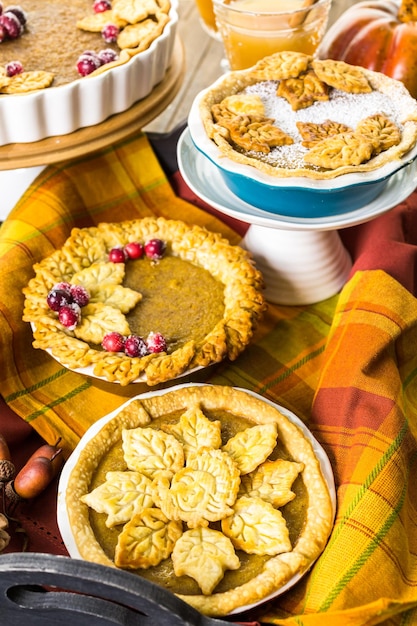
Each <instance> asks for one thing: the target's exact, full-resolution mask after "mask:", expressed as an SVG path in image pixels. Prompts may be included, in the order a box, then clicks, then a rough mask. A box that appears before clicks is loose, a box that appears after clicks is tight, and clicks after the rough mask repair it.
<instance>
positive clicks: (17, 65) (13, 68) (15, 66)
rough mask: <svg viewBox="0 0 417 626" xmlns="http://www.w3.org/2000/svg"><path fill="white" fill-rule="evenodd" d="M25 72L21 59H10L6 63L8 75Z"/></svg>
mask: <svg viewBox="0 0 417 626" xmlns="http://www.w3.org/2000/svg"><path fill="white" fill-rule="evenodd" d="M22 72H23V65H22V64H21V62H20V61H10V63H7V65H6V75H7V76H9V77H10V76H16V75H17V74H21V73H22Z"/></svg>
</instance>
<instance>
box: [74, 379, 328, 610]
mask: <svg viewBox="0 0 417 626" xmlns="http://www.w3.org/2000/svg"><path fill="white" fill-rule="evenodd" d="M131 405H133V408H132V406H131V408H130V409H128V410H127V409H126V408H125V409H123V410H121V411H120V412H119V414H118V415H116V416H115V417H113V419H111V420H109V421H107V423H105V424H104V426H103V427H102V429H101V430H100V431H99V432H98V433H97V434H95V435H94V437H93V438H92V439H90V440H89V441H88V442H87V443H86V444H85V445H84V446H83V447H82V448H81V450H80V453H79V455H77V460H76V462H75V463H74V466H73V468H72V470H71V473H70V475H69V478H68V483H67V489H66V493H65V501H66V508H67V512H68V518H69V523H70V527H71V531H72V535H73V537H74V539H75V542H76V545H77V549H78V551H79V553H80V555H81V557H82V558H85V559H87V560H91V561H95V562H99V563H104V564H106V565H110V566H114V562H113V560H112V558H111V556H109V552H108V551H107V552H105V550H104V548H103V547H102V545H101V543H100V537H98V536H97V535H96V534H95V531H94V529H93V525H92V522H91V518H90V517H89V515H90V513H89V508H88V506H87V505H86V504H85V503H84V502H83V499H85V494H88V493H89V492H90V491H91V490H92V485H94V484H95V483H94V480H97V478H95V475H96V469H97V467H98V466H99V464H100V462H101V461H102V460H103V459H105V458H106V456H108V458H109V462H111V463H114V458H113V460H112V454H114V453H115V452H114V451H115V448H116V449H117V448H118V446H120V441H121V439H122V436H123V435H122V433H123V431H124V430H126V429H128V430H129V429H136V428H140V427H141V425H145V427H146V429H147V428H148V427H149V426H150V427H152V424H154V428H156V429H158V428H160V427H161V425H163V424H164V423H165V421H167V423H169V421H170V419H171V420H172V419H174V423H179V420H180V416H181V415H183V414H185V413H187V412H188V411H190V410H192V409H193V408H195V407H196V406H198V407H199V409H200V410H201V411H202V413H204V414H205V415H208V416H209V419H213V417H214V418H216V416H217V415H219V416H220V418H219V419H220V421H221V424H222V438H223V447H222V448H219V449H217V450H212V451H211V452H210V453H208V450H207V448H203V451H204V450H205V452H204V455H202V454H201V453H195V455H194V457H192V462H194V463H195V464H196V465H195V467H191V468H189V469H190V470H192V471H198V472H200V473H201V476H203V475H205V474H210V472H212V471H213V472H214V473H216V472H218V473H221V472H223V470H220V469H213V467H216V466H217V463H216V458H217V457H216V455H218V453H220V454H221V455H226V456H227V453H226V452H225V444H227V441H228V440H229V439H230V437H231V436H232V432H231V431H230V430H229V429H230V425H231V424H232V425H233V427H234V428H235V429H236V430H237V431H239V430H241V431H245V430H246V429H247V428H250V427H255V428H258V427H264V426H266V427H267V428H269V427H273V428H274V430H275V432H276V439H277V442H278V444H277V449H276V450H275V451H274V452H275V453H276V454H277V455H278V456H282V454H285V455H286V456H287V459H286V462H285V463H284V466H283V468H281V470H279V469H278V467H275V472H274V471H272V472H271V468H268V465H269V464H270V463H271V461H269V460H268V461H266V462H265V463H266V468H265V471H263V470H260V474H259V475H258V476H256V474H257V473H258V472H259V470H255V473H254V476H253V477H252V480H251V481H250V484H251V486H250V488H249V490H246V491H245V492H238V491H237V490H236V489H235V488H234V487H233V488H232V489H233V490H234V494H233V497H232V495H231V494H230V493H229V499H228V500H224V505H222V507H221V508H222V511H223V506H225V507H227V508H228V507H230V506H231V508H232V509H233V511H232V515H230V514H229V515H226V516H223V512H222V513H221V519H226V521H225V522H224V525H225V529H226V532H227V534H228V535H229V536H230V540H231V541H232V543H236V544H239V542H240V541H241V538H239V535H240V533H239V526H238V524H239V518H238V516H240V518H241V519H243V520H244V524H245V525H246V527H247V530H248V532H247V533H245V537H246V538H247V541H248V544H247V545H244V546H243V550H246V549H248V553H249V554H250V553H256V552H259V551H261V552H262V555H260V556H259V555H258V556H256V557H245V558H248V559H250V558H257V559H259V558H262V559H263V561H262V564H261V565H260V566H259V567H258V568H257V569H254V570H253V572H252V570H249V571H251V574H252V575H251V576H249V577H248V575H247V573H246V574H243V575H242V578H240V579H239V578H237V579H234V580H233V582H232V583H231V584H230V586H229V588H227V587H226V588H225V589H221V590H220V591H219V590H218V589H216V585H217V584H218V582H219V581H220V580H221V578H222V577H223V574H224V571H225V570H228V569H230V570H235V568H236V567H237V560H236V555H234V554H233V552H230V551H229V548H228V549H227V550H226V549H225V550H222V551H221V552H222V554H221V555H219V556H216V555H214V554H212V550H211V549H210V550H209V552H208V554H207V552H205V551H204V543H205V542H208V543H211V542H213V543H214V544H219V540H220V538H221V537H223V535H222V533H220V535H218V536H217V539H216V538H214V539H213V538H212V532H214V530H215V531H216V532H219V526H218V522H217V523H215V524H217V525H215V527H214V528H212V527H211V526H207V524H206V522H205V521H204V520H203V521H202V524H200V525H199V524H197V523H196V517H194V518H193V519H192V523H191V526H189V525H188V524H187V523H186V521H185V522H184V523H183V534H182V536H181V537H182V539H181V542H180V543H179V544H178V547H177V548H175V547H174V552H175V553H174V555H173V558H174V559H175V561H176V563H175V564H174V566H175V567H176V569H177V571H176V575H182V574H184V573H186V574H187V575H188V576H191V577H195V579H196V580H197V583H198V584H199V586H200V589H201V591H200V593H198V592H197V593H196V592H195V591H194V592H190V593H184V592H182V591H179V592H178V594H177V595H179V597H181V598H182V599H183V600H185V601H186V602H188V603H190V604H191V605H193V606H194V607H195V608H197V609H198V610H200V611H202V612H203V613H205V614H209V615H225V614H228V613H230V612H231V611H233V610H234V609H238V608H239V607H242V606H245V605H248V604H251V603H256V602H260V601H262V600H264V599H265V598H266V597H267V596H268V595H270V594H271V593H273V592H274V591H276V590H278V589H279V588H280V587H281V586H283V585H284V584H285V583H286V582H288V581H289V580H290V579H291V578H292V577H293V576H294V575H295V574H302V573H304V572H305V571H306V570H307V569H308V568H309V567H310V566H311V564H312V562H313V561H314V560H315V559H316V558H317V557H318V556H319V554H320V553H321V552H322V551H323V549H324V547H325V544H326V542H327V539H328V537H329V534H330V531H331V528H332V524H333V509H332V503H331V497H330V495H329V489H328V486H327V482H326V480H325V479H324V478H323V475H322V471H321V467H320V462H319V460H318V458H317V457H316V455H315V453H314V450H313V448H312V445H311V443H310V441H309V439H308V438H306V436H305V435H304V433H303V432H302V431H301V430H300V429H299V428H298V426H296V425H295V424H294V423H292V422H291V421H290V420H289V419H288V418H287V417H286V416H285V415H283V414H282V413H281V412H280V411H279V410H278V409H277V408H275V407H274V406H272V405H270V404H269V403H266V402H264V401H263V400H261V399H260V398H259V397H254V396H253V395H251V394H250V393H247V392H246V391H244V390H240V389H235V388H233V387H223V386H214V385H192V386H181V387H177V388H174V389H172V390H171V391H167V392H164V393H163V394H157V395H153V396H150V397H149V396H148V397H143V398H140V397H137V398H135V399H134V400H133V401H131ZM128 406H130V405H128ZM136 410H137V414H138V417H137V418H136V417H135V412H136ZM144 415H148V416H149V420H150V421H149V422H148V420H147V419H144ZM170 416H174V417H170ZM171 432H172V430H171ZM284 451H285V452H284ZM272 457H273V458H274V453H273V454H272ZM196 459H199V460H198V461H197V460H196ZM227 464H230V466H231V467H232V466H233V465H234V461H233V460H232V459H231V457H230V461H228V462H227ZM261 467H263V465H262V463H261ZM122 468H123V464H122ZM195 468H198V469H197V470H195ZM124 469H126V468H124ZM185 469H187V466H186V467H185ZM228 471H229V470H228ZM234 471H236V469H235V470H234ZM288 472H289V473H291V474H292V477H291V478H290V477H289V476H288V475H287V474H288ZM232 473H233V470H232ZM277 474H281V475H284V478H283V482H282V480H281V478H280V479H277ZM161 475H162V480H163V476H164V474H163V472H162V474H161ZM265 476H267V478H265ZM297 476H298V478H297V480H301V481H302V485H303V487H302V490H304V491H305V494H304V496H302V495H298V496H297V497H300V498H304V499H303V500H302V502H301V504H300V506H299V509H297V511H298V513H297V515H298V517H299V519H298V524H299V529H298V530H297V536H295V537H294V536H293V537H291V538H290V537H289V535H288V530H287V527H286V526H287V525H286V519H285V516H286V515H287V514H288V513H284V509H282V510H278V509H277V508H276V507H274V504H273V503H272V501H273V496H271V482H272V483H275V484H276V485H278V488H277V491H278V492H281V494H282V492H283V490H286V491H287V492H290V493H291V490H290V487H291V485H292V482H293V481H294V480H295V479H296V477H297ZM221 480H222V479H220V482H221ZM228 480H229V479H228ZM231 480H232V482H233V483H235V482H236V477H235V478H233V479H231ZM246 480H248V479H246ZM267 483H268V484H267ZM284 483H285V485H286V486H284V487H283V484H284ZM229 484H231V483H229ZM198 486H200V485H198ZM194 488H197V487H196V484H195V483H194ZM273 489H274V487H273V488H272V490H273ZM297 489H299V487H298V488H297ZM156 491H157V488H156ZM251 491H252V492H251ZM304 491H302V492H303V493H304ZM302 492H300V491H298V493H299V494H301V493H302ZM264 495H265V497H264ZM225 497H226V492H225V494H224V495H221V496H220V499H221V500H222V499H223V498H225ZM291 497H292V496H289V499H291ZM287 498H288V494H287ZM232 500H233V502H232ZM164 501H165V499H164ZM287 501H288V499H287ZM296 501H297V498H295V500H294V502H296ZM231 502H232V504H230V503H231ZM233 503H234V504H233ZM179 506H180V508H182V504H181V503H180V505H179ZM235 507H236V508H235ZM157 508H158V509H159V507H158V503H157ZM151 510H152V509H151ZM148 512H149V509H147V513H146V515H148ZM158 515H159V514H158ZM162 516H163V518H162V521H163V523H164V524H167V523H168V520H170V519H171V520H172V516H171V511H162ZM278 518H279V519H278ZM217 519H219V518H217ZM174 521H177V522H178V521H179V520H178V519H177V520H174ZM259 523H260V524H261V525H262V526H261V527H260V528H259V529H258V530H261V528H262V540H263V542H264V547H262V546H259V545H258V542H257V541H252V540H251V539H250V536H251V532H250V527H251V525H255V527H256V525H257V524H259ZM276 523H279V527H280V533H279V539H278V540H276V541H274V532H271V528H273V527H274V525H275V524H276ZM187 526H188V529H187ZM164 528H165V526H164ZM177 531H178V526H176V527H175V532H176V533H177ZM206 531H210V532H209V533H208V534H207V536H206V535H205V532H206ZM177 541H180V539H177ZM128 542H129V544H130V548H129V550H130V551H131V552H132V551H134V550H135V547H136V546H135V538H134V536H132V534H131V533H130V531H128ZM183 544H184V545H183ZM175 545H177V544H175ZM187 546H188V548H187ZM151 548H152V555H153V556H152V558H157V557H156V556H155V555H154V554H153V551H154V549H155V545H151ZM241 548H242V546H241V545H240V544H239V547H238V548H237V549H238V550H239V549H241ZM164 549H165V548H164ZM187 550H188V551H189V553H190V561H187V558H186V551H187ZM191 552H192V553H193V554H192V555H191ZM278 553H279V554H278ZM119 556H120V554H119ZM136 556H137V555H136ZM237 556H239V553H238V554H237ZM121 558H124V557H121ZM138 558H139V557H138ZM205 559H207V560H205ZM238 560H240V561H241V560H242V556H240V559H238ZM202 563H205V565H204V567H207V571H208V572H209V576H208V578H207V580H206V581H205V580H201V576H200V577H199V575H198V571H200V572H201V567H200V566H201V564H202ZM174 566H173V567H174ZM127 567H129V565H127ZM241 567H242V562H241V563H240V566H239V568H238V569H236V571H235V573H234V574H233V575H234V576H239V569H240V568H241ZM165 568H166V566H165ZM136 573H137V574H139V575H143V573H141V572H139V571H137V572H136ZM172 575H173V574H172ZM172 575H171V574H170V575H169V580H171V582H172ZM248 578H249V579H248ZM199 579H200V580H199ZM236 581H238V582H236ZM155 582H159V584H164V580H163V579H161V580H158V579H156V581H155ZM183 584H184V583H181V587H180V588H181V590H182V589H183V587H182V585H183ZM205 585H207V588H206V586H205ZM203 587H204V589H203ZM171 589H172V587H171Z"/></svg>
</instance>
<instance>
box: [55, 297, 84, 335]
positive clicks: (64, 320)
mask: <svg viewBox="0 0 417 626" xmlns="http://www.w3.org/2000/svg"><path fill="white" fill-rule="evenodd" d="M58 319H59V321H60V322H61V324H62V325H63V326H65V328H68V330H74V328H75V327H76V326H77V324H78V322H79V321H80V319H81V309H80V307H79V306H78V304H76V303H75V302H73V303H72V304H67V305H64V306H62V307H61V308H60V309H59V313H58Z"/></svg>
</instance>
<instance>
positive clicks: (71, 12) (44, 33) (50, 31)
mask: <svg viewBox="0 0 417 626" xmlns="http://www.w3.org/2000/svg"><path fill="white" fill-rule="evenodd" d="M22 8H24V9H25V10H26V14H27V23H26V28H25V30H24V31H23V33H22V35H21V36H20V37H18V38H17V39H8V40H7V39H6V40H5V41H3V42H2V44H1V45H0V65H6V64H7V63H8V62H10V61H15V60H19V61H20V62H21V63H22V65H23V67H24V69H25V71H38V70H43V71H46V72H51V73H52V74H53V75H54V82H53V85H54V86H55V87H58V86H59V85H64V84H65V83H69V82H71V81H73V80H76V79H77V78H79V74H78V72H77V68H76V63H77V58H78V57H79V56H80V55H81V54H82V53H83V52H84V51H85V50H94V51H96V52H98V51H99V50H100V49H102V48H112V49H113V50H115V51H117V46H116V45H115V44H111V43H110V44H108V43H105V42H104V41H103V38H102V37H101V34H100V33H91V32H86V31H81V30H80V29H79V28H77V25H76V23H77V20H78V19H79V18H80V16H82V15H84V14H85V13H87V12H90V11H91V3H90V2H88V1H86V0H72V1H71V2H62V0H51V1H50V2H46V1H45V0H27V1H26V2H24V4H22Z"/></svg>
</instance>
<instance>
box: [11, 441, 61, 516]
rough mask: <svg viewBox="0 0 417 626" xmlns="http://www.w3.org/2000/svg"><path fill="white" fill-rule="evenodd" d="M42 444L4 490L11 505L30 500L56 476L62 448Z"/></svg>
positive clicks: (59, 467) (59, 465)
mask: <svg viewBox="0 0 417 626" xmlns="http://www.w3.org/2000/svg"><path fill="white" fill-rule="evenodd" d="M57 446H58V444H56V445H50V444H44V445H42V446H41V447H40V448H38V449H37V450H36V451H35V452H34V453H33V454H32V456H31V457H30V458H29V459H28V461H27V462H26V463H25V465H24V466H23V467H22V469H21V470H20V471H19V472H18V473H17V474H16V476H15V477H14V479H13V480H10V481H9V482H8V483H7V485H6V489H5V493H6V497H7V498H8V499H9V500H10V502H12V503H14V504H15V503H17V502H19V501H21V500H32V499H33V498H36V497H37V496H38V495H40V494H41V493H42V491H43V490H44V489H46V487H47V486H48V485H49V484H50V483H51V482H52V480H53V479H54V478H55V476H57V475H58V473H59V471H60V469H61V467H62V465H63V462H64V460H63V457H62V454H61V453H62V448H59V447H57Z"/></svg>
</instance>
